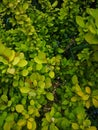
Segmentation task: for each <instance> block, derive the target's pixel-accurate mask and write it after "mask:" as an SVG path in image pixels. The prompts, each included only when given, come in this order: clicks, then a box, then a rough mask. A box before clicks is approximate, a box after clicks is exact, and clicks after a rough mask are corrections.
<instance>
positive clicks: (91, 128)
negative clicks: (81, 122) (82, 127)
mask: <svg viewBox="0 0 98 130" xmlns="http://www.w3.org/2000/svg"><path fill="white" fill-rule="evenodd" d="M86 130H97V128H96V127H95V126H90V127H89V128H87V129H86Z"/></svg>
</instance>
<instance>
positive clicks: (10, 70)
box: [7, 68, 15, 74]
mask: <svg viewBox="0 0 98 130" xmlns="http://www.w3.org/2000/svg"><path fill="white" fill-rule="evenodd" d="M7 72H8V73H9V74H15V68H8V69H7Z"/></svg>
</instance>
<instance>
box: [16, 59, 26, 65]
mask: <svg viewBox="0 0 98 130" xmlns="http://www.w3.org/2000/svg"><path fill="white" fill-rule="evenodd" d="M27 64H28V62H27V61H26V60H24V59H21V60H20V61H19V63H18V64H17V65H18V66H19V67H24V66H26V65H27Z"/></svg>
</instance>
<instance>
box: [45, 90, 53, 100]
mask: <svg viewBox="0 0 98 130" xmlns="http://www.w3.org/2000/svg"><path fill="white" fill-rule="evenodd" d="M46 97H47V99H49V100H50V101H53V100H54V96H53V93H51V92H47V94H46Z"/></svg>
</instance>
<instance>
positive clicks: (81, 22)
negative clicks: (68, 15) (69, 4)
mask: <svg viewBox="0 0 98 130" xmlns="http://www.w3.org/2000/svg"><path fill="white" fill-rule="evenodd" d="M76 22H77V24H78V25H79V26H80V27H82V28H83V27H84V26H85V23H84V20H83V18H82V17H81V16H76Z"/></svg>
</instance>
